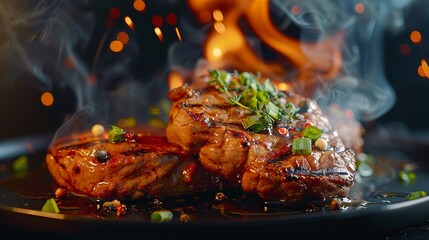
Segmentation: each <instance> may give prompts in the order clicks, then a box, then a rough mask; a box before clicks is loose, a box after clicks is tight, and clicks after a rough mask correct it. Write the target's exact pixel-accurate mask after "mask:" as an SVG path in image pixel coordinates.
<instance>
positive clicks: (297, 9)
mask: <svg viewBox="0 0 429 240" xmlns="http://www.w3.org/2000/svg"><path fill="white" fill-rule="evenodd" d="M290 11H291V13H292V14H293V15H298V14H300V13H301V8H300V7H299V6H298V5H296V4H295V5H293V6H292V8H291V9H290Z"/></svg>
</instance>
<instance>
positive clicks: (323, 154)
mask: <svg viewBox="0 0 429 240" xmlns="http://www.w3.org/2000/svg"><path fill="white" fill-rule="evenodd" d="M208 80H209V79H208V78H201V79H200V81H198V82H196V83H195V84H194V85H191V86H188V85H184V86H182V87H179V88H177V89H174V90H172V91H171V92H170V94H169V98H170V99H171V101H172V102H173V104H172V107H171V109H170V113H169V124H168V126H167V129H166V136H167V138H168V140H169V141H170V142H174V143H176V144H179V145H180V146H182V147H183V149H185V150H186V151H191V152H192V153H193V154H196V155H198V157H199V160H200V161H201V163H202V165H203V166H204V168H205V169H206V170H207V171H209V172H211V173H213V174H215V175H217V176H221V177H224V178H226V179H228V180H229V181H230V182H231V183H233V184H238V185H241V187H242V189H243V190H244V191H245V192H249V193H255V194H258V195H259V196H260V197H262V198H264V199H267V200H270V199H271V200H272V199H284V200H288V201H301V200H306V199H324V198H329V197H345V196H347V194H348V192H349V189H350V187H351V186H352V185H353V182H354V172H355V156H354V151H353V149H349V148H346V147H345V146H344V144H343V142H342V140H341V139H340V138H339V137H338V133H337V132H336V131H335V129H334V128H332V126H331V125H330V124H329V121H328V119H327V118H326V117H325V116H324V115H323V113H322V110H321V109H320V108H319V107H318V105H317V104H316V102H315V101H313V100H311V99H308V98H305V97H303V96H300V95H298V94H294V93H292V92H288V93H286V95H287V100H288V101H290V102H293V103H294V104H295V105H297V106H299V107H301V109H302V111H301V113H300V114H299V117H300V119H299V120H296V121H294V122H293V123H292V126H289V127H292V128H290V130H291V131H289V132H290V134H288V135H286V136H285V135H281V134H279V133H278V129H279V127H281V126H275V127H274V129H273V131H272V132H268V131H266V132H263V133H252V132H249V131H247V130H245V129H243V127H242V125H241V121H242V119H243V118H244V117H245V116H246V112H245V110H244V108H241V107H238V106H232V105H230V104H229V103H228V101H227V100H228V99H227V96H226V94H224V93H221V92H219V91H218V90H217V89H216V88H215V87H213V86H209V84H208V83H207V82H208ZM306 123H307V124H311V125H313V126H316V127H318V128H320V129H322V130H323V131H324V133H323V135H322V137H323V138H324V139H327V140H328V144H329V146H330V148H328V149H327V150H323V151H321V150H318V149H315V148H314V146H313V150H312V154H311V155H299V154H293V153H291V143H292V139H293V138H294V136H297V135H298V134H299V132H300V130H302V129H304V125H305V124H306Z"/></svg>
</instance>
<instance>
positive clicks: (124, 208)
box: [116, 204, 127, 216]
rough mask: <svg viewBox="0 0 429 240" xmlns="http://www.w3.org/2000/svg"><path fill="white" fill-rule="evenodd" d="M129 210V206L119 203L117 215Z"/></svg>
mask: <svg viewBox="0 0 429 240" xmlns="http://www.w3.org/2000/svg"><path fill="white" fill-rule="evenodd" d="M126 212H127V206H125V205H124V204H119V205H118V206H117V208H116V216H120V215H124V214H125V213H126Z"/></svg>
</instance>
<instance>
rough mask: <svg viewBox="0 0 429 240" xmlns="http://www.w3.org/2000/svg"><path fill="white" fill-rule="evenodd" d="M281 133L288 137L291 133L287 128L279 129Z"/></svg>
mask: <svg viewBox="0 0 429 240" xmlns="http://www.w3.org/2000/svg"><path fill="white" fill-rule="evenodd" d="M279 133H280V134H281V135H287V134H288V133H289V131H288V130H287V129H286V128H284V127H282V128H279Z"/></svg>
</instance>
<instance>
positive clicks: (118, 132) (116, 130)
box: [108, 125, 125, 142]
mask: <svg viewBox="0 0 429 240" xmlns="http://www.w3.org/2000/svg"><path fill="white" fill-rule="evenodd" d="M108 134H109V142H122V141H124V140H125V131H124V129H122V128H120V127H117V126H114V125H112V129H110V131H109V132H108Z"/></svg>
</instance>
